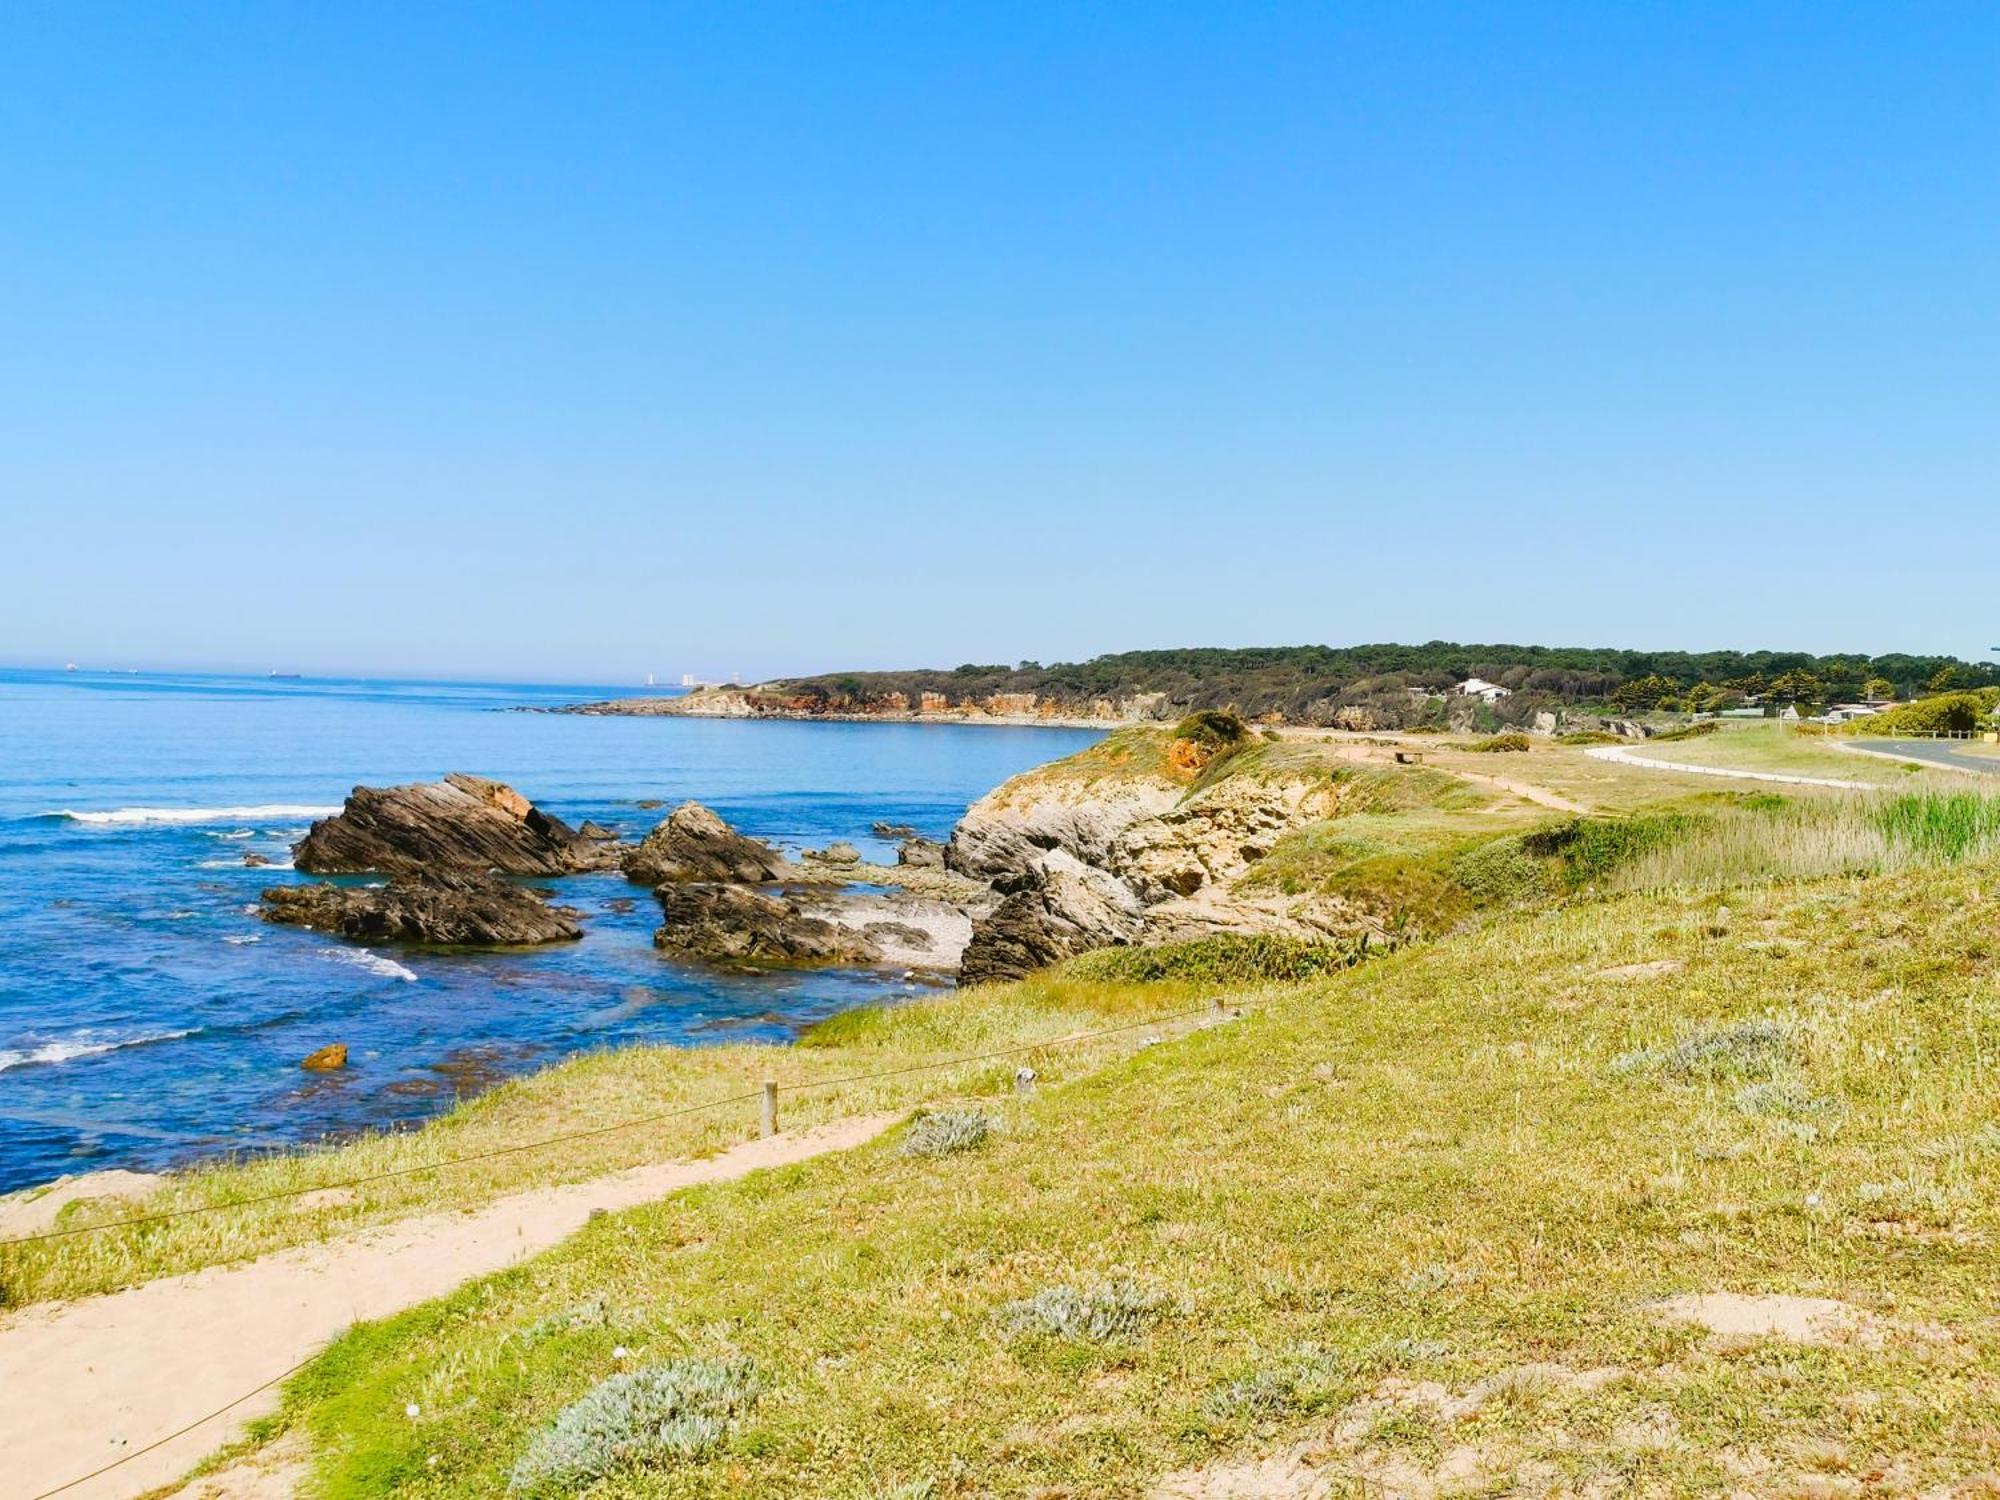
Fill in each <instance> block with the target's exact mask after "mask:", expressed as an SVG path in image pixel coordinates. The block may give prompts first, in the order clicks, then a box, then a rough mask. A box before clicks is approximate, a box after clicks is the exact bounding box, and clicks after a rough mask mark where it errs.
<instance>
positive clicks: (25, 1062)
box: [0, 1027, 201, 1073]
mask: <svg viewBox="0 0 2000 1500" xmlns="http://www.w3.org/2000/svg"><path fill="white" fill-rule="evenodd" d="M200 1029H201V1028H199V1027H190V1028H189V1029H187V1030H186V1031H157V1032H153V1033H151V1034H150V1035H147V1036H128V1037H120V1038H115V1039H112V1040H108V1041H98V1040H96V1039H95V1038H93V1037H91V1036H90V1034H89V1033H88V1032H85V1033H81V1034H79V1035H77V1036H74V1037H72V1038H70V1039H69V1040H68V1041H62V1042H43V1043H41V1044H40V1045H39V1046H34V1047H0V1073H4V1072H6V1071H7V1070H8V1069H9V1068H25V1067H28V1066H30V1065H31V1064H34V1063H66V1062H69V1061H71V1060H72V1059H75V1058H79V1057H95V1056H97V1055H98V1054H99V1053H103V1052H116V1051H118V1050H119V1049H120V1048H124V1047H144V1046H147V1045H148V1044H150V1043H153V1042H171V1041H175V1040H178V1039H179V1038H181V1037H184V1036H193V1035H194V1034H195V1032H196V1031H198V1030H200Z"/></svg>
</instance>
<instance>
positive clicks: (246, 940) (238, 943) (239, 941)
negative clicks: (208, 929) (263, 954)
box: [223, 932, 264, 948]
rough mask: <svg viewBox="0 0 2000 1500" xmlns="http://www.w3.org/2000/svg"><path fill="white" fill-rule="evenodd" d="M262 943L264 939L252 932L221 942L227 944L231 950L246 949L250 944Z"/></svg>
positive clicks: (227, 938)
mask: <svg viewBox="0 0 2000 1500" xmlns="http://www.w3.org/2000/svg"><path fill="white" fill-rule="evenodd" d="M263 941H264V939H263V938H261V937H259V936H258V935H257V934H256V933H254V932H245V933H239V934H237V935H236V936H235V937H226V938H224V939H223V942H225V943H227V944H229V946H230V947H232V948H247V947H249V946H250V945H251V944H252V943H261V942H263Z"/></svg>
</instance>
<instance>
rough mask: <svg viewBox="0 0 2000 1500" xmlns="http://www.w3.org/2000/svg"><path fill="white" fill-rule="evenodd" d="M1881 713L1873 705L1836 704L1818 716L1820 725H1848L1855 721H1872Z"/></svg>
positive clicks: (1879, 709)
mask: <svg viewBox="0 0 2000 1500" xmlns="http://www.w3.org/2000/svg"><path fill="white" fill-rule="evenodd" d="M1880 712H1882V710H1881V708H1880V707H1879V706H1878V705H1876V704H1873V703H1836V704H1834V705H1833V706H1832V707H1830V708H1828V709H1827V711H1826V712H1825V713H1823V714H1821V715H1820V716H1819V722H1820V723H1822V724H1848V723H1851V722H1853V721H1854V720H1855V719H1872V718H1874V717H1875V715H1877V714H1879V713H1880Z"/></svg>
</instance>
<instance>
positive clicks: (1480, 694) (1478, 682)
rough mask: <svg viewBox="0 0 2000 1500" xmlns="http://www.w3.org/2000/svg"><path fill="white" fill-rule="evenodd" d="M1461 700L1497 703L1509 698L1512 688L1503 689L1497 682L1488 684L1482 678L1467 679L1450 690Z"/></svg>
mask: <svg viewBox="0 0 2000 1500" xmlns="http://www.w3.org/2000/svg"><path fill="white" fill-rule="evenodd" d="M1452 691H1453V692H1455V693H1457V694H1458V696H1459V697H1461V698H1478V699H1481V700H1482V701H1484V702H1487V703H1498V702H1499V701H1500V700H1501V699H1502V698H1511V697H1512V696H1513V694H1514V690H1513V689H1512V688H1503V687H1502V686H1500V684H1499V683H1497V682H1488V681H1487V680H1486V679H1485V678H1484V677H1468V678H1466V679H1465V681H1463V682H1461V683H1460V684H1459V685H1458V686H1457V687H1455V688H1453V689H1452Z"/></svg>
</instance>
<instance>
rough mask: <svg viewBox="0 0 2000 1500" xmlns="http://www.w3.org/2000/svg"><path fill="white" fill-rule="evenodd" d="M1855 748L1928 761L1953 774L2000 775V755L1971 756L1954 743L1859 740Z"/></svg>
mask: <svg viewBox="0 0 2000 1500" xmlns="http://www.w3.org/2000/svg"><path fill="white" fill-rule="evenodd" d="M1854 748H1855V749H1857V750H1872V751H1874V752H1875V753H1877V754H1879V755H1893V756H1896V757H1897V758H1898V759H1900V760H1922V761H1929V762H1930V763H1931V764H1932V765H1934V766H1949V767H1950V768H1951V769H1952V770H1954V771H1983V772H1985V773H1986V774H1987V775H1988V776H2000V756H1997V755H1972V754H1969V753H1967V752H1966V751H1964V750H1961V749H1959V748H1958V743H1957V742H1955V741H1952V740H1856V741H1855V742H1854Z"/></svg>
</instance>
